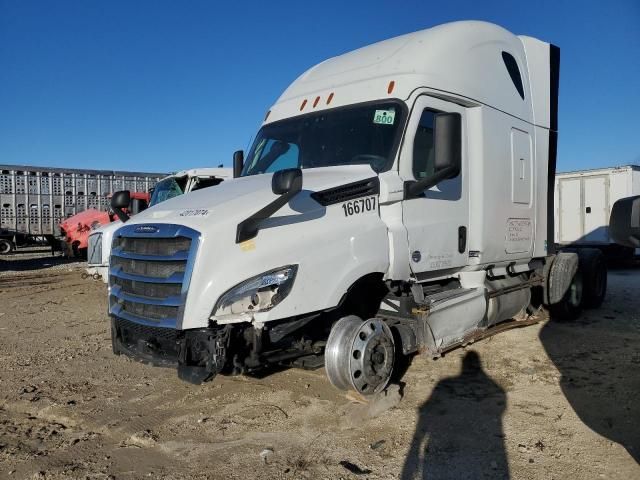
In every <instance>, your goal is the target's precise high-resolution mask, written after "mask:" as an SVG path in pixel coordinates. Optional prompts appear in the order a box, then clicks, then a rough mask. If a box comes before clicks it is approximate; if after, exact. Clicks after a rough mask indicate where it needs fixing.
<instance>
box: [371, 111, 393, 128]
mask: <svg viewBox="0 0 640 480" xmlns="http://www.w3.org/2000/svg"><path fill="white" fill-rule="evenodd" d="M395 120H396V111H395V110H376V112H375V113H374V114H373V123H377V124H380V125H393V122H395Z"/></svg>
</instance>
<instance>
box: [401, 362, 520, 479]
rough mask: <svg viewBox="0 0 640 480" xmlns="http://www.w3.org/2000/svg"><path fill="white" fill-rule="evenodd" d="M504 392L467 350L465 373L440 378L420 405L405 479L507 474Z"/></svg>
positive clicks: (403, 474)
mask: <svg viewBox="0 0 640 480" xmlns="http://www.w3.org/2000/svg"><path fill="white" fill-rule="evenodd" d="M505 405H506V394H505V391H504V390H503V389H502V388H501V387H500V386H499V385H498V384H497V383H495V382H494V381H493V380H492V379H491V378H490V377H489V376H488V375H487V374H486V373H485V372H484V370H483V369H482V364H481V362H480V357H479V355H478V354H477V353H476V352H474V351H469V352H467V354H466V355H465V356H464V358H463V360H462V372H461V373H460V375H458V376H456V377H450V378H446V379H444V380H441V381H440V382H438V384H437V385H436V387H435V388H434V390H433V393H432V394H431V396H430V397H429V399H427V401H426V402H425V403H424V404H422V405H421V406H420V409H419V419H418V424H417V425H416V430H415V433H414V435H413V440H412V443H411V448H410V450H409V454H408V455H407V458H406V460H405V463H404V466H403V469H402V474H401V476H400V478H401V479H402V480H409V479H429V480H439V479H478V478H492V479H505V478H509V466H508V464H507V456H506V451H505V446H504V433H503V430H502V415H503V413H504V410H505Z"/></svg>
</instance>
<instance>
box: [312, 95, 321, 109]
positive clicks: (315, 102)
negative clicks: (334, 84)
mask: <svg viewBox="0 0 640 480" xmlns="http://www.w3.org/2000/svg"><path fill="white" fill-rule="evenodd" d="M319 101H320V97H316V99H315V100H314V101H313V108H316V107H317V106H318V102H319Z"/></svg>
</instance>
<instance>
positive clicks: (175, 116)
mask: <svg viewBox="0 0 640 480" xmlns="http://www.w3.org/2000/svg"><path fill="white" fill-rule="evenodd" d="M461 19H475V20H486V21H491V22H495V23H498V24H500V25H502V26H504V27H505V28H507V29H509V30H511V31H512V32H514V33H516V34H526V35H531V36H535V37H538V38H540V39H543V40H545V41H550V42H552V43H555V44H557V45H559V46H560V48H561V54H562V61H561V85H560V136H559V158H558V161H559V168H560V169H561V170H571V169H579V168H593V167H598V166H609V165H621V164H628V163H637V164H640V128H639V127H640V121H639V120H638V118H640V117H639V114H638V112H639V111H640V53H639V52H640V1H639V0H610V1H609V2H602V1H594V0H588V1H573V2H569V1H563V0H555V1H549V0H545V1H538V0H536V1H532V2H515V1H503V2H494V1H488V0H484V1H477V0H475V1H461V0H458V1H456V0H449V1H447V2H428V1H422V2H419V1H395V2H392V1H388V0H387V1H384V2H383V1H373V0H369V1H362V2H355V1H354V2H348V1H344V0H342V1H333V0H331V1H322V2H302V1H299V0H298V1H293V2H289V1H272V2H265V1H243V2H214V1H196V0H191V1H188V2H178V1H177V0H174V1H165V0H153V1H142V0H129V1H120V0H109V1H106V0H104V1H101V2H99V1H88V0H83V1H69V0H57V1H30V0H11V1H9V0H0V164H1V163H13V164H32V165H43V166H59V167H78V168H82V167H89V168H105V169H107V168H109V169H110V168H113V169H130V170H143V171H160V172H163V171H171V170H177V169H180V168H185V167H194V166H216V165H218V164H221V163H223V164H225V165H230V162H231V155H232V152H233V151H234V150H237V149H239V148H245V149H246V148H247V146H248V143H249V141H250V140H251V138H252V136H253V135H254V134H255V132H256V130H257V128H258V126H259V124H260V122H261V120H262V118H263V117H264V114H265V112H266V111H267V110H268V108H269V107H270V106H271V104H272V103H273V102H274V101H275V100H276V99H277V98H278V96H279V95H280V93H281V92H282V91H283V90H284V89H285V88H286V86H287V85H288V84H289V83H290V82H291V81H292V80H294V79H295V78H296V77H297V76H298V75H299V74H300V73H301V72H303V71H304V70H305V69H307V68H308V67H310V66H312V65H314V64H315V63H318V62H319V61H322V60H324V59H325V58H327V57H330V56H334V55H338V54H341V53H344V52H346V51H349V50H352V49H354V48H358V47H361V46H363V45H366V44H370V43H373V42H375V41H378V40H383V39H386V38H389V37H393V36H396V35H400V34H403V33H407V32H411V31H415V30H419V29H422V28H427V27H430V26H433V25H437V24H440V23H443V22H447V21H452V20H461Z"/></svg>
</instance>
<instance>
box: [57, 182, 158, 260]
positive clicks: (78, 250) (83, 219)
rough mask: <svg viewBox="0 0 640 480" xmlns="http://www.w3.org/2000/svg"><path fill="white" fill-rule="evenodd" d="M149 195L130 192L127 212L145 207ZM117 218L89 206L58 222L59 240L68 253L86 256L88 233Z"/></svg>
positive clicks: (131, 213) (130, 212) (136, 212)
mask: <svg viewBox="0 0 640 480" xmlns="http://www.w3.org/2000/svg"><path fill="white" fill-rule="evenodd" d="M150 197H151V195H150V194H149V193H145V192H130V198H131V203H130V204H129V206H128V207H127V209H126V210H127V214H129V215H136V214H138V213H140V212H141V211H142V210H144V209H145V208H147V205H148V204H149V198H150ZM115 220H117V217H116V215H115V214H114V213H113V212H111V211H106V212H105V211H101V210H96V209H95V208H89V209H87V210H83V211H82V212H80V213H78V214H76V215H73V216H71V217H69V218H67V219H66V220H64V221H63V222H61V223H60V237H61V239H60V242H61V243H62V244H64V246H65V247H64V248H65V249H66V250H67V252H68V254H73V255H74V256H76V257H86V255H87V246H88V240H89V234H90V233H91V232H93V231H94V230H96V229H98V228H99V227H100V226H101V225H106V224H109V223H111V222H113V221H115Z"/></svg>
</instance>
